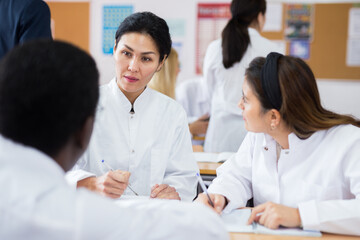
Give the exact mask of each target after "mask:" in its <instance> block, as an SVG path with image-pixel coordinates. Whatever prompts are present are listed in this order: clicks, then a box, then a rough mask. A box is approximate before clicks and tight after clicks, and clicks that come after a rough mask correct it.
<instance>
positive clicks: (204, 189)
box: [196, 173, 214, 207]
mask: <svg viewBox="0 0 360 240" xmlns="http://www.w3.org/2000/svg"><path fill="white" fill-rule="evenodd" d="M196 176H197V178H198V181H199V184H200V187H201V189H202V190H203V191H204V193H205V194H206V196H207V197H208V200H209V203H210V205H211V206H212V207H214V203H213V201H211V198H210V196H209V194H208V192H207V189H206V186H205V183H204V181H203V180H202V178H201V176H200V174H199V173H196Z"/></svg>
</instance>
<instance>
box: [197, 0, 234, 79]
mask: <svg viewBox="0 0 360 240" xmlns="http://www.w3.org/2000/svg"><path fill="white" fill-rule="evenodd" d="M230 18H231V13H230V4H229V3H212V4H205V3H199V4H198V8H197V31H196V74H201V73H202V66H203V60H204V57H205V53H206V49H207V47H208V45H209V44H210V42H212V41H213V40H215V39H218V38H220V37H221V32H222V30H223V29H224V27H225V25H226V23H227V22H228V20H229V19H230Z"/></svg>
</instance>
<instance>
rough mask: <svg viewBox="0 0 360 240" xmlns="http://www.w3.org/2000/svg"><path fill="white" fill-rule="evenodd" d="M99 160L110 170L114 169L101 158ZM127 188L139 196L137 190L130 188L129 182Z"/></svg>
mask: <svg viewBox="0 0 360 240" xmlns="http://www.w3.org/2000/svg"><path fill="white" fill-rule="evenodd" d="M101 162H102V163H103V164H104V165H105V166H106V167H107V168H108V169H109V170H111V171H114V170H113V168H112V167H111V166H110V165H109V164H108V163H107V162H105V160H101ZM128 188H129V189H130V190H131V191H132V192H133V193H134V194H135V195H136V196H139V194H137V192H135V191H134V189H132V188H131V186H130V183H129V184H128Z"/></svg>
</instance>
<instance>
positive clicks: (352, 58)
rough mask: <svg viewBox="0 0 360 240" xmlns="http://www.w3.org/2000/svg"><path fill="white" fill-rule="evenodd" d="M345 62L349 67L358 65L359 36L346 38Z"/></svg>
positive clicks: (359, 53) (359, 52)
mask: <svg viewBox="0 0 360 240" xmlns="http://www.w3.org/2000/svg"><path fill="white" fill-rule="evenodd" d="M346 64H347V65H348V66H351V67H360V37H359V38H352V37H349V38H348V41H347V54H346Z"/></svg>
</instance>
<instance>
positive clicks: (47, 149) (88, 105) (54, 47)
mask: <svg viewBox="0 0 360 240" xmlns="http://www.w3.org/2000/svg"><path fill="white" fill-rule="evenodd" d="M98 84H99V73H98V70H97V68H96V64H95V61H94V60H93V59H92V57H90V56H89V54H87V53H86V52H84V51H83V50H80V49H79V48H77V47H75V46H73V45H70V44H68V43H65V42H60V41H51V40H40V41H34V42H29V43H25V44H23V45H21V46H19V47H16V48H14V49H13V50H12V51H10V52H9V53H8V54H7V55H6V56H5V57H4V58H3V59H2V61H1V62H0V134H2V135H3V136H5V137H7V138H9V139H12V140H14V141H16V142H19V143H22V144H24V145H28V146H31V147H34V148H36V149H38V150H40V151H42V152H44V153H46V154H48V155H50V156H54V155H55V154H57V153H58V152H59V151H60V150H61V148H62V147H63V146H64V145H65V144H66V142H67V141H68V140H69V137H70V136H71V135H72V134H74V133H75V132H76V131H77V130H80V129H81V127H82V126H83V124H84V123H85V120H86V119H87V118H88V117H90V116H93V115H94V114H95V109H96V105H97V101H98V98H99V89H98Z"/></svg>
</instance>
